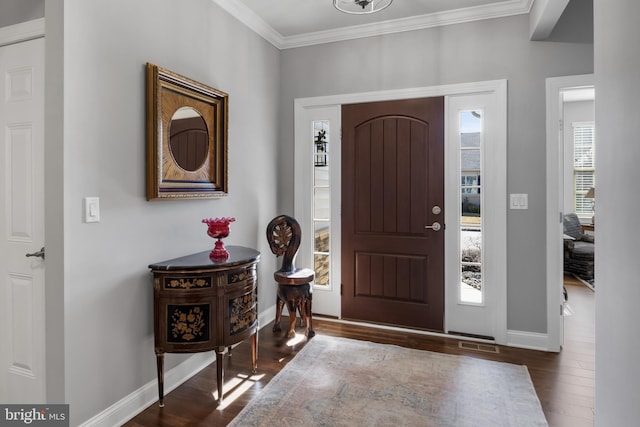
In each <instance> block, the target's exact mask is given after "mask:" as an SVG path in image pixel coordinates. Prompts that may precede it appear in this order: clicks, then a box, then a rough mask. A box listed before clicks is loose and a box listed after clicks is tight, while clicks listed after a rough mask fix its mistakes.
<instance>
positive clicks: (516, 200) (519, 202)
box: [509, 194, 529, 209]
mask: <svg viewBox="0 0 640 427" xmlns="http://www.w3.org/2000/svg"><path fill="white" fill-rule="evenodd" d="M510 196H511V197H510V201H509V208H510V209H529V195H528V194H511V195H510Z"/></svg>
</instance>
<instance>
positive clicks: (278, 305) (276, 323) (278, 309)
mask: <svg viewBox="0 0 640 427" xmlns="http://www.w3.org/2000/svg"><path fill="white" fill-rule="evenodd" d="M283 307H284V301H283V300H282V298H280V296H276V320H275V321H274V322H273V332H280V331H281V330H282V328H281V327H280V318H281V317H282V308H283Z"/></svg>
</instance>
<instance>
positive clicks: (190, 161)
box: [169, 107, 209, 172]
mask: <svg viewBox="0 0 640 427" xmlns="http://www.w3.org/2000/svg"><path fill="white" fill-rule="evenodd" d="M208 148H209V134H208V132H207V124H206V123H205V121H204V118H203V117H202V116H201V115H200V113H198V112H197V111H196V110H195V109H193V108H191V107H181V108H179V109H178V110H177V111H176V112H175V113H174V114H173V117H171V123H170V124H169V149H170V150H171V155H172V156H173V159H174V160H175V161H176V163H177V164H178V166H180V167H181V168H182V169H184V170H187V171H191V172H193V171H196V170H198V169H200V168H201V167H202V165H203V164H204V162H205V160H206V159H207V150H208Z"/></svg>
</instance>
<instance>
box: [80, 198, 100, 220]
mask: <svg viewBox="0 0 640 427" xmlns="http://www.w3.org/2000/svg"><path fill="white" fill-rule="evenodd" d="M84 222H100V198H99V197H85V198H84Z"/></svg>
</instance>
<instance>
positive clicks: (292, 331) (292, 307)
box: [287, 300, 300, 338]
mask: <svg viewBox="0 0 640 427" xmlns="http://www.w3.org/2000/svg"><path fill="white" fill-rule="evenodd" d="M299 305H300V304H299V303H298V301H297V300H290V301H287V309H288V310H289V332H288V333H287V338H295V336H296V311H297V310H298V306H299Z"/></svg>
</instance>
